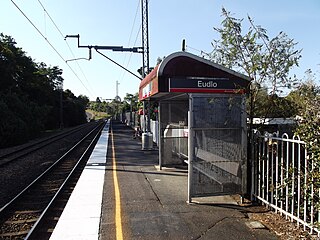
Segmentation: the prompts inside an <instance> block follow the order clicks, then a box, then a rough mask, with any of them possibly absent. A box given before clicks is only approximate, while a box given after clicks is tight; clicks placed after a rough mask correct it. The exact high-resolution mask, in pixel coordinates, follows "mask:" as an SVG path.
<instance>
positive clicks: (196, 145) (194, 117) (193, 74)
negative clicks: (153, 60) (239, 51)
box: [139, 52, 250, 202]
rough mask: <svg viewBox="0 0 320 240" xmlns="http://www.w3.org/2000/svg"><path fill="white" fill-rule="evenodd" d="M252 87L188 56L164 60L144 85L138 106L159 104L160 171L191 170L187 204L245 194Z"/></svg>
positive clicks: (233, 74)
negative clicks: (203, 198) (248, 103)
mask: <svg viewBox="0 0 320 240" xmlns="http://www.w3.org/2000/svg"><path fill="white" fill-rule="evenodd" d="M249 82H250V79H249V78H248V77H247V76H244V75H242V74H239V73H237V72H235V71H233V70H230V69H228V68H225V67H223V66H221V65H218V64H216V63H213V62H212V61H209V60H206V59H204V58H201V57H198V56H195V55H193V54H190V53H187V52H176V53H173V54H171V55H169V56H168V57H166V58H164V59H163V61H162V62H161V63H160V64H159V65H158V66H156V67H155V68H154V69H153V70H152V71H151V72H150V73H149V74H148V75H147V76H146V77H145V78H144V79H143V80H142V81H141V83H140V86H139V100H141V101H151V102H152V101H153V102H157V103H158V121H159V124H158V126H159V139H158V142H159V167H160V169H162V168H163V167H170V166H175V167H177V166H179V165H181V166H182V165H186V164H187V165H188V201H189V202H192V198H194V197H199V196H214V195H226V194H244V193H246V185H247V154H246V152H247V129H246V111H245V99H246V91H247V88H248V86H249Z"/></svg>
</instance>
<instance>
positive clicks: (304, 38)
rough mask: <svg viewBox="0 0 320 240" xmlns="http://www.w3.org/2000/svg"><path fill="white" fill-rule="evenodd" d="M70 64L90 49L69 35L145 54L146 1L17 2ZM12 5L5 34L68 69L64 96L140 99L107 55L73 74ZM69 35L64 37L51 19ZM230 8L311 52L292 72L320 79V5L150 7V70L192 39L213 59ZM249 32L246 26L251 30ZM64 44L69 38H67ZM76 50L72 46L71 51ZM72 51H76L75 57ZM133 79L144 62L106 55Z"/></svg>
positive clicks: (190, 46)
mask: <svg viewBox="0 0 320 240" xmlns="http://www.w3.org/2000/svg"><path fill="white" fill-rule="evenodd" d="M13 2H15V3H16V4H17V6H19V8H20V9H21V10H22V11H23V12H24V13H25V15H26V16H27V17H28V18H29V19H30V20H31V21H32V22H33V24H34V25H35V26H36V27H37V28H38V29H39V31H40V32H41V33H42V34H43V35H44V36H45V37H46V38H47V39H48V41H49V42H50V43H51V44H52V45H53V46H54V48H55V49H56V50H57V51H58V52H59V54H60V55H61V56H62V58H63V59H64V60H70V59H73V58H87V57H88V50H87V49H83V48H81V49H78V48H77V41H76V39H67V41H65V40H64V38H63V36H64V35H67V34H80V44H81V45H105V46H124V47H133V46H141V31H140V30H139V29H140V26H141V11H140V8H141V7H140V0H130V1H129V0H127V1H125V0H90V1H88V0H87V1H85V0H77V1H76V0H55V1H52V0H51V1H49V0H28V1H25V0H13ZM13 2H12V1H11V0H1V7H0V32H3V33H4V34H6V35H10V36H12V37H13V38H14V39H15V40H16V42H17V45H18V46H19V47H21V48H22V49H23V50H24V51H25V52H27V55H28V56H31V57H32V58H33V59H34V60H35V61H36V62H44V63H46V64H47V65H49V66H59V67H60V68H61V69H63V71H64V73H63V78H64V79H65V80H64V89H70V90H71V91H72V92H73V93H74V94H75V95H79V94H83V95H86V96H88V97H89V98H90V99H91V100H95V99H96V97H101V98H104V99H108V98H114V97H115V96H116V81H118V82H119V83H120V84H119V96H120V97H121V98H123V97H124V96H125V94H126V93H135V92H137V91H138V87H139V83H140V81H139V79H137V78H135V77H134V76H132V75H130V74H129V73H126V72H125V71H124V70H122V69H121V68H119V67H118V66H116V65H115V64H113V63H111V62H110V61H108V60H107V59H105V58H103V57H102V56H101V55H99V54H98V53H96V52H95V51H93V52H92V59H91V60H90V61H87V60H78V61H69V62H68V64H69V66H70V67H69V66H68V65H67V64H66V63H65V62H64V60H63V59H62V58H61V57H60V56H59V55H58V54H57V53H56V52H55V51H54V50H53V49H52V48H51V47H50V45H49V44H48V42H47V41H46V40H45V39H44V38H43V37H42V36H41V35H40V34H39V33H38V32H37V30H35V28H34V27H33V26H32V25H31V24H30V23H29V22H28V20H27V19H26V18H25V17H24V16H23V15H22V14H21V12H20V11H19V10H18V9H17V8H16V7H15V5H14V4H13ZM40 3H41V4H42V5H43V6H44V8H45V10H46V12H47V13H48V14H49V15H50V17H51V18H52V19H53V21H54V23H55V24H56V26H57V27H58V28H59V30H60V31H61V33H60V32H59V31H58V30H57V29H56V27H55V26H54V24H53V23H52V21H51V20H50V18H49V16H48V14H46V12H45V11H44V9H43V7H42V6H41V4H40ZM222 7H225V8H226V9H227V10H228V11H230V12H232V13H234V16H235V17H237V18H246V16H247V15H250V17H252V18H253V19H254V21H255V23H256V24H258V25H261V26H262V27H264V28H266V29H267V31H268V35H269V36H270V37H274V36H276V35H277V34H278V33H279V32H280V31H284V32H285V33H287V34H288V36H289V37H290V38H293V39H294V40H295V41H296V42H298V46H297V48H298V49H303V51H302V59H301V60H300V67H299V68H296V69H294V70H293V71H292V73H295V74H297V75H298V77H301V78H302V77H303V76H304V72H305V71H306V70H307V69H309V68H311V69H312V70H313V72H315V73H316V74H317V76H318V79H319V75H320V65H319V64H320V41H319V38H320V31H318V28H319V25H320V1H319V0H307V1H298V0H281V1H279V0H269V1H257V0H256V1H254V0H251V1H250V0H184V1H182V0H161V1H159V0H158V1H157V0H149V44H150V66H154V65H155V64H156V60H157V58H158V57H163V56H167V55H169V54H170V53H173V52H176V51H180V50H181V43H182V39H186V44H187V51H189V52H191V53H194V54H196V55H199V54H200V53H201V51H204V52H211V51H212V46H211V42H212V40H213V39H218V38H219V36H218V34H217V33H216V32H215V31H214V30H213V27H220V23H221V21H222V17H221V9H222ZM243 27H244V29H245V27H246V24H244V26H243ZM61 34H62V35H63V36H62V35H61ZM68 45H69V46H68ZM69 47H70V48H71V51H70V49H69ZM103 53H104V54H105V55H107V56H108V57H110V58H111V59H113V60H114V61H116V62H118V63H120V64H121V65H124V66H126V67H127V68H128V69H129V70H130V71H133V72H135V73H136V70H137V69H138V68H139V67H140V66H141V65H142V55H141V54H138V53H133V54H132V53H123V52H111V51H103Z"/></svg>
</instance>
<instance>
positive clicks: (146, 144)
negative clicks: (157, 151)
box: [142, 133, 153, 150]
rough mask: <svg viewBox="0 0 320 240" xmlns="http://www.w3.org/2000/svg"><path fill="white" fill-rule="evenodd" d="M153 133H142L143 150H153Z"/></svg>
mask: <svg viewBox="0 0 320 240" xmlns="http://www.w3.org/2000/svg"><path fill="white" fill-rule="evenodd" d="M152 138H153V137H152V133H142V150H152V148H153V139H152Z"/></svg>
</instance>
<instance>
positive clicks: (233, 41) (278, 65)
mask: <svg viewBox="0 0 320 240" xmlns="http://www.w3.org/2000/svg"><path fill="white" fill-rule="evenodd" d="M222 15H223V17H224V20H223V21H222V28H214V30H215V31H217V32H218V33H219V34H220V37H221V39H220V40H214V41H213V43H212V46H213V51H212V53H211V59H212V60H214V61H216V62H217V63H219V64H222V65H224V66H226V67H228V68H231V69H233V70H235V71H238V72H241V73H243V74H245V75H247V76H249V78H250V79H252V82H251V86H250V101H249V117H250V119H252V117H253V116H254V115H255V114H254V111H255V110H256V107H255V105H256V104H257V98H258V94H259V92H260V91H261V90H263V87H262V86H266V87H267V89H268V92H269V93H270V95H272V96H275V94H279V93H281V92H282V89H283V88H291V87H292V86H293V85H294V84H295V83H296V82H297V80H296V78H295V77H289V72H290V70H291V69H292V68H293V67H294V66H298V61H299V59H300V58H301V50H296V49H295V47H296V45H297V43H295V42H294V40H293V39H290V38H288V36H287V35H286V34H285V33H284V32H280V33H279V34H278V35H277V36H275V37H274V38H272V39H270V38H269V36H268V35H267V30H266V29H264V28H262V27H261V26H258V25H255V24H254V21H253V20H252V18H250V17H249V16H248V21H249V29H248V32H247V33H243V29H242V21H243V19H237V18H234V17H232V15H231V13H230V12H228V11H226V9H224V8H222ZM274 99H277V98H270V99H269V100H270V101H271V102H272V101H273V100H274ZM266 114H267V113H266ZM251 122H252V121H251Z"/></svg>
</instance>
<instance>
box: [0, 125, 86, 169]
mask: <svg viewBox="0 0 320 240" xmlns="http://www.w3.org/2000/svg"><path fill="white" fill-rule="evenodd" d="M86 127H88V126H87V125H86V126H80V127H77V128H73V129H71V130H69V131H67V132H62V133H60V134H57V135H54V136H51V137H48V138H46V139H43V140H41V141H38V142H35V143H32V144H30V145H27V146H25V147H22V148H20V149H17V150H16V151H13V152H9V153H6V154H3V155H1V156H0V167H2V166H5V165H7V164H9V163H11V162H13V161H15V160H17V159H18V158H21V157H24V156H26V155H28V154H31V153H33V152H35V151H37V150H39V149H41V148H43V147H45V146H48V145H49V144H51V143H53V142H55V141H58V140H60V139H62V138H64V137H65V136H69V135H71V134H73V133H75V132H77V131H79V129H83V128H86ZM37 145H38V146H37ZM36 146H37V147H36ZM28 149H29V150H28ZM23 151H25V152H23ZM15 154H17V155H16V156H14V155H15ZM10 156H14V157H13V158H11V159H10V158H9V157H10ZM8 158H9V159H8ZM6 159H7V160H6Z"/></svg>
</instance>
